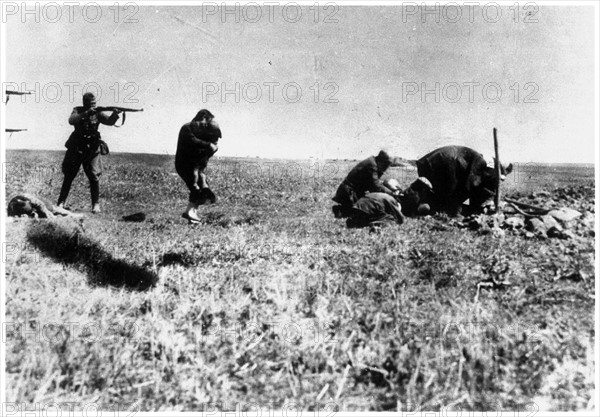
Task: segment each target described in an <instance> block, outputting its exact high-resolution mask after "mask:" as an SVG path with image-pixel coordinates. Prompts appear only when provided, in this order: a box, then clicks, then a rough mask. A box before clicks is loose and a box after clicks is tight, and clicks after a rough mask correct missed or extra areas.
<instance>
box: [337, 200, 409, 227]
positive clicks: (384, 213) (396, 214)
mask: <svg viewBox="0 0 600 417" xmlns="http://www.w3.org/2000/svg"><path fill="white" fill-rule="evenodd" d="M402 223H404V216H403V215H402V208H401V206H400V203H399V202H398V201H397V200H396V198H394V197H392V196H391V195H390V194H387V193H377V192H375V193H368V194H366V195H364V196H363V197H361V198H359V199H358V201H357V202H356V203H355V204H354V205H353V206H352V209H351V210H350V213H349V217H348V219H347V220H346V225H347V226H348V227H349V228H359V227H367V226H387V225H392V224H402Z"/></svg>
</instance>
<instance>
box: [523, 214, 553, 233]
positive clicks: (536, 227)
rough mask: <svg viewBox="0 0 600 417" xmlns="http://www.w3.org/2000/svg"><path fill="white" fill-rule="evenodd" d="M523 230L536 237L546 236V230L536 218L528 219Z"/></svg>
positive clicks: (542, 223)
mask: <svg viewBox="0 0 600 417" xmlns="http://www.w3.org/2000/svg"><path fill="white" fill-rule="evenodd" d="M525 228H526V229H527V230H529V231H530V232H532V233H533V234H535V235H538V236H546V232H547V230H548V228H547V227H546V225H545V224H544V222H543V221H542V220H540V219H539V218H537V217H532V218H531V219H528V220H527V222H526V223H525Z"/></svg>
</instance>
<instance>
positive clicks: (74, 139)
mask: <svg viewBox="0 0 600 417" xmlns="http://www.w3.org/2000/svg"><path fill="white" fill-rule="evenodd" d="M128 111H143V109H129V108H126V107H97V106H96V97H95V96H94V94H92V93H85V94H84V95H83V106H80V107H75V108H74V109H73V112H72V113H71V116H70V117H69V124H70V125H72V126H73V127H74V128H75V129H74V131H73V133H71V136H69V139H68V140H67V142H66V143H65V147H66V148H67V152H66V154H65V158H64V160H63V163H62V171H63V174H64V176H65V177H64V180H63V184H62V187H61V190H60V196H59V197H58V204H57V206H58V207H59V208H63V207H64V204H65V202H66V200H67V197H68V195H69V191H70V190H71V184H72V182H73V180H74V179H75V177H76V176H77V173H78V172H79V167H80V166H82V165H83V170H84V172H85V175H86V176H87V177H88V180H89V181H90V193H91V197H92V213H99V212H100V175H101V174H102V170H101V159H100V158H101V155H107V154H108V145H107V144H106V142H104V141H103V140H102V139H101V136H100V132H99V131H98V127H99V126H100V124H104V125H108V126H114V125H115V123H116V122H117V120H118V119H119V114H120V113H123V121H125V115H124V114H125V112H128ZM122 124H123V123H121V125H122Z"/></svg>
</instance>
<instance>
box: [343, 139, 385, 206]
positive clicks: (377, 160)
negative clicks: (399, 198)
mask: <svg viewBox="0 0 600 417" xmlns="http://www.w3.org/2000/svg"><path fill="white" fill-rule="evenodd" d="M391 164H392V158H391V157H390V155H388V153H387V152H385V151H380V152H379V154H378V155H377V156H371V157H370V158H367V159H365V160H364V161H361V162H359V163H358V164H357V165H356V166H355V167H354V168H352V170H351V171H350V172H349V173H348V175H347V176H346V178H345V179H344V181H342V183H341V184H340V186H339V187H338V189H337V191H336V193H335V196H334V197H333V198H332V200H333V201H335V202H336V203H338V205H336V206H333V207H332V210H333V214H334V215H335V217H336V218H343V217H348V216H350V214H351V212H352V208H353V206H354V204H355V203H356V202H357V201H358V200H359V199H360V198H362V197H364V196H365V194H366V193H375V192H378V193H384V194H390V195H391V194H392V190H390V189H389V188H388V187H386V186H385V185H384V184H383V183H382V182H381V179H380V178H381V176H382V175H383V174H384V172H385V171H386V170H387V169H388V168H389V167H390V165H391Z"/></svg>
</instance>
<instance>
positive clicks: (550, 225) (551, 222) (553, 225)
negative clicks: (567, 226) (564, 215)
mask: <svg viewBox="0 0 600 417" xmlns="http://www.w3.org/2000/svg"><path fill="white" fill-rule="evenodd" d="M542 221H543V222H544V226H546V231H548V230H550V229H557V230H558V231H562V226H561V225H560V223H558V222H557V221H556V219H555V218H554V217H553V216H551V215H549V214H546V215H544V216H542Z"/></svg>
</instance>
